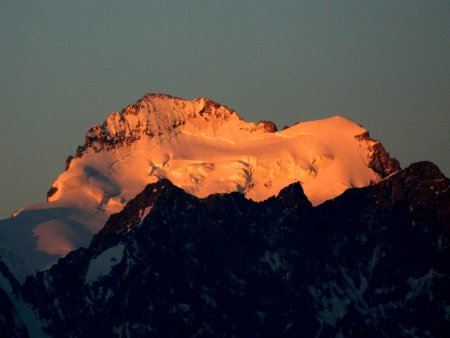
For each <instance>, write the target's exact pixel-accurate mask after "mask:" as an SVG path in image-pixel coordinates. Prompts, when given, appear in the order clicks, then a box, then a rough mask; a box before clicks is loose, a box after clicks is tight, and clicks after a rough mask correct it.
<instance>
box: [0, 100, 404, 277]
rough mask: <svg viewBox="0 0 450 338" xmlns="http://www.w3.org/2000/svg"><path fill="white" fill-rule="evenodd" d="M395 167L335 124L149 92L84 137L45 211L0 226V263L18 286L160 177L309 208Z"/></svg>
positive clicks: (345, 123)
mask: <svg viewBox="0 0 450 338" xmlns="http://www.w3.org/2000/svg"><path fill="white" fill-rule="evenodd" d="M399 169H400V166H399V164H398V162H397V161H396V160H395V159H392V158H390V157H389V155H388V154H387V152H386V151H385V150H384V148H383V146H382V145H381V143H380V142H378V141H376V140H373V139H371V138H370V136H369V133H368V132H367V130H366V129H364V128H362V127H361V126H359V125H357V124H356V123H354V122H352V121H350V120H348V119H346V118H344V117H339V116H336V117H332V118H328V119H324V120H319V121H312V122H301V123H297V124H295V125H293V126H291V127H289V128H287V129H284V130H281V131H277V128H276V126H275V125H274V124H273V123H272V122H268V121H262V122H259V123H251V122H246V121H244V120H242V119H241V118H240V117H239V116H238V115H237V114H236V113H235V112H234V111H232V110H230V109H229V108H227V107H225V106H222V105H220V104H218V103H216V102H213V101H212V100H210V99H206V98H201V99H195V100H192V101H188V100H183V99H180V98H175V97H171V96H168V95H164V94H148V95H145V96H144V97H143V98H142V99H140V100H139V101H137V102H136V103H135V104H133V105H129V106H127V107H126V108H124V109H123V110H122V111H121V112H115V113H112V114H110V115H109V116H108V117H107V119H106V120H105V121H104V123H103V124H102V125H94V126H93V127H91V128H90V129H89V131H88V132H87V133H86V142H85V144H84V145H83V146H81V147H79V148H78V149H77V151H76V154H75V156H69V158H68V159H67V161H66V170H65V171H64V172H63V173H62V174H61V175H60V176H59V177H58V178H57V179H56V180H55V181H54V183H53V184H52V186H51V188H50V190H49V192H48V200H47V203H42V204H37V205H31V206H26V207H24V208H22V209H21V210H19V211H18V212H15V213H14V215H13V217H11V218H10V219H6V220H2V221H0V255H1V259H2V260H3V261H4V262H5V263H6V265H8V266H9V267H10V269H11V272H12V273H13V274H14V275H15V277H16V278H17V279H18V280H20V281H23V280H24V279H25V277H26V276H27V275H28V274H30V273H32V272H34V271H36V270H41V269H43V268H48V267H49V266H51V264H54V263H55V262H56V260H57V259H58V258H59V257H62V256H64V255H66V254H67V253H69V252H71V251H72V250H75V249H77V248H79V247H82V246H87V245H88V244H89V241H90V240H91V238H92V236H93V235H94V234H95V233H97V232H98V231H99V230H100V229H101V228H102V226H103V225H104V223H105V222H106V220H107V219H108V217H109V216H110V215H111V214H113V213H117V212H119V211H120V210H122V209H123V207H124V206H125V205H126V204H127V202H128V201H130V200H131V199H132V198H134V197H135V196H136V195H137V194H138V193H139V192H141V191H142V190H143V189H144V188H145V186H146V185H147V184H149V183H155V182H157V181H158V180H160V179H164V178H166V179H169V180H170V181H171V182H172V183H173V184H175V185H177V186H179V187H180V188H182V189H183V190H185V191H186V192H188V193H190V194H193V195H195V196H197V197H200V198H203V197H206V196H208V195H210V194H213V193H226V192H233V191H237V192H239V193H241V194H242V195H243V196H245V197H247V198H249V199H251V200H253V201H263V200H265V199H267V198H270V197H271V196H274V195H277V194H278V193H279V192H280V190H281V189H282V188H283V187H285V186H287V185H289V184H291V183H293V182H300V183H301V185H302V189H303V191H304V193H305V194H306V196H307V198H308V200H309V201H310V202H311V203H312V204H313V205H315V206H317V205H320V204H321V203H323V202H325V201H327V200H330V199H332V198H335V197H336V196H339V195H340V194H342V193H343V192H344V191H345V190H346V189H348V188H352V187H364V186H367V185H369V184H371V183H374V182H378V181H380V180H382V179H383V178H384V177H386V176H388V175H390V174H392V173H394V172H396V171H398V170H399Z"/></svg>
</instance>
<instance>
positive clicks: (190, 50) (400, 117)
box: [0, 0, 450, 218]
mask: <svg viewBox="0 0 450 338" xmlns="http://www.w3.org/2000/svg"><path fill="white" fill-rule="evenodd" d="M0 8H1V10H0V39H1V45H2V48H1V50H0V79H1V81H0V218H6V217H9V216H10V214H11V213H12V211H14V210H17V209H19V208H21V207H23V206H25V205H29V204H32V203H38V202H43V201H45V199H46V193H47V191H48V189H49V188H50V186H51V184H52V182H53V181H54V180H55V179H56V177H57V176H58V175H59V174H60V173H61V172H62V171H63V170H64V167H65V160H66V158H67V157H68V156H69V155H73V154H74V153H75V150H76V147H77V146H78V145H81V144H83V143H84V135H85V133H86V131H87V130H88V129H89V127H90V126H91V125H92V124H95V123H102V122H103V120H104V119H105V118H106V116H107V115H108V114H109V113H110V112H113V111H120V110H121V109H122V108H123V107H125V106H126V105H128V104H131V103H134V102H135V101H136V100H138V99H139V98H140V97H142V96H143V95H144V94H146V93H149V92H158V93H167V94H170V95H173V96H177V97H182V98H186V99H193V98H197V97H209V98H211V99H213V100H215V101H217V102H219V103H222V104H224V105H226V106H228V107H229V108H231V109H234V110H235V111H236V112H238V113H239V115H240V116H241V117H243V118H244V119H246V120H248V121H255V122H257V121H259V120H272V121H274V122H275V123H276V124H277V125H278V127H279V128H281V127H283V126H285V125H291V124H292V123H294V122H297V121H310V120H317V119H321V118H325V117H329V116H333V115H343V116H346V117H348V118H350V119H352V120H354V121H356V122H357V123H359V124H361V125H362V126H364V127H365V128H366V129H368V130H369V132H370V134H371V136H372V137H374V138H376V139H378V140H380V141H381V142H382V144H383V145H384V146H385V148H386V149H387V150H388V151H389V152H390V154H391V155H392V156H394V157H396V158H397V159H399V161H400V163H401V165H402V167H406V166H408V165H409V164H410V163H412V162H416V161H420V160H429V161H432V162H434V163H436V164H437V165H438V166H439V167H440V169H441V170H442V171H443V172H444V173H445V174H446V175H447V176H450V151H449V149H450V1H448V0H443V1H437V0H436V1H434V0H427V1H425V0H423V1H422V0H420V1H419V0H417V1H412V0H408V1H407V0H396V1H392V0H389V1H385V0H377V1H373V0H370V1H367V0H354V1H353V0H345V1H343V0H342V1H340V0H335V1H331V0H330V1H325V0H314V1H313V0H311V1H301V0H296V1H282V0H279V1H265V0H258V1H256V0H255V1H245V0H240V1H235V0H227V1H215V0H209V1H187V0H176V1H170V0H166V1H137V0H136V1H134V0H128V1H125V0H121V1H119V0H109V1H106V0H104V1H92V0H90V1H82V0H80V1H68V0H59V1H50V0H41V1H21V0H11V1H5V0H0Z"/></svg>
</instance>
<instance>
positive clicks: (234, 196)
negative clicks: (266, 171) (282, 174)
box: [16, 162, 450, 337]
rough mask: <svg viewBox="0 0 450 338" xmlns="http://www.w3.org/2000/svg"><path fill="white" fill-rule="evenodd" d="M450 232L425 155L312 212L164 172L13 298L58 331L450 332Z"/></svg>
mask: <svg viewBox="0 0 450 338" xmlns="http://www.w3.org/2000/svg"><path fill="white" fill-rule="evenodd" d="M449 231H450V180H449V179H448V178H446V177H445V176H444V175H443V174H442V173H441V172H440V171H439V169H438V168H437V167H436V166H435V165H433V164H432V163H429V162H420V163H416V164H413V165H411V166H409V167H408V168H406V169H404V170H400V171H397V172H395V173H393V174H392V175H390V176H388V177H386V178H384V179H383V180H381V181H380V182H378V183H374V184H372V185H370V186H367V187H363V188H351V189H348V190H347V191H345V192H344V193H343V194H341V195H340V196H338V197H336V198H334V199H332V200H329V201H326V202H324V203H322V204H320V205H317V206H313V205H312V204H311V202H310V201H309V200H308V198H307V196H306V195H305V193H304V190H303V188H302V186H301V185H300V184H299V183H292V184H290V185H289V186H287V187H285V188H284V189H282V190H281V191H280V192H279V194H278V195H277V196H276V197H271V198H269V199H267V200H264V201H260V202H255V201H252V200H250V199H247V198H245V196H244V195H243V194H241V193H237V192H231V193H225V194H212V195H210V196H208V197H206V198H198V197H196V196H194V195H191V194H189V193H187V192H186V191H185V190H183V189H181V188H179V187H176V186H175V185H173V184H172V183H171V182H170V181H169V180H167V179H161V180H159V181H158V182H156V183H151V184H149V185H147V186H146V188H145V189H144V190H143V191H142V192H141V193H140V194H138V195H137V196H136V197H135V198H134V199H132V200H130V201H129V202H128V203H127V205H126V206H125V208H124V209H123V210H122V211H121V212H120V213H117V214H114V215H111V216H110V218H109V219H108V221H107V222H106V224H105V225H104V227H103V228H102V229H101V230H100V231H99V232H98V233H97V234H96V235H95V236H94V237H93V239H92V241H91V243H90V245H89V247H88V248H80V249H78V250H75V251H73V252H71V253H69V254H68V255H66V256H65V257H64V258H61V259H60V260H59V261H58V263H57V264H55V265H54V266H52V267H51V268H50V269H49V270H47V271H43V272H39V273H37V274H36V275H33V276H29V277H28V278H27V279H26V282H25V283H24V284H22V285H20V286H19V287H18V288H17V291H16V295H17V297H18V298H19V299H22V300H23V301H24V302H25V303H26V304H29V306H31V308H32V309H33V311H35V313H36V314H37V318H38V319H39V320H40V322H41V323H42V327H43V330H44V332H46V334H48V335H49V336H50V337H62V336H64V337H106V336H107V337H180V336H182V337H249V336H251V337H279V336H283V337H299V336H306V337H447V336H448V332H450V321H449V318H450V290H449V288H448V285H449V283H450V265H449V264H448V262H449V259H450V238H449ZM19 319H20V318H19Z"/></svg>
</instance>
